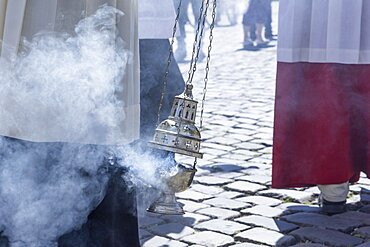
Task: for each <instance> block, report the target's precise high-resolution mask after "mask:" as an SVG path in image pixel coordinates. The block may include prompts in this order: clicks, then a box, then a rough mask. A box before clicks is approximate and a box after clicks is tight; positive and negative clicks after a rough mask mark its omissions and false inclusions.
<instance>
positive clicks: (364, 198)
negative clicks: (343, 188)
mask: <svg viewBox="0 0 370 247" xmlns="http://www.w3.org/2000/svg"><path fill="white" fill-rule="evenodd" d="M359 197H360V198H359V200H358V201H361V202H363V203H369V202H370V194H367V193H366V194H365V193H361V195H359Z"/></svg>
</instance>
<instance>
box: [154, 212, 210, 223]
mask: <svg viewBox="0 0 370 247" xmlns="http://www.w3.org/2000/svg"><path fill="white" fill-rule="evenodd" d="M161 217H162V219H164V220H166V221H167V222H177V223H180V224H182V225H185V226H194V225H196V224H198V223H200V222H203V221H206V220H209V219H210V217H208V216H205V215H201V214H196V213H189V212H185V214H183V215H163V216H161Z"/></svg>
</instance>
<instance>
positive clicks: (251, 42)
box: [242, 0, 272, 49]
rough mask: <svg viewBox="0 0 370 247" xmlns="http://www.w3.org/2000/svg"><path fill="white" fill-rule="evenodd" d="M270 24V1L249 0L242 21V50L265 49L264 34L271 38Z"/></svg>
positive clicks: (266, 41)
mask: <svg viewBox="0 0 370 247" xmlns="http://www.w3.org/2000/svg"><path fill="white" fill-rule="evenodd" d="M271 22H272V17H271V0H250V1H249V5H248V8H247V10H246V12H245V13H244V15H243V21H242V24H243V33H244V39H243V47H244V49H255V48H257V49H258V48H264V47H267V45H268V40H266V38H268V37H266V36H265V34H267V35H268V36H269V37H272V28H271ZM264 30H265V32H264Z"/></svg>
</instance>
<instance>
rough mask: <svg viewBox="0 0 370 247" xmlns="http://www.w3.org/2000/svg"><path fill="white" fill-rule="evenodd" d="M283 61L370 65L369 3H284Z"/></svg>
mask: <svg viewBox="0 0 370 247" xmlns="http://www.w3.org/2000/svg"><path fill="white" fill-rule="evenodd" d="M279 8H280V9H279V39H278V55H277V58H278V61H279V62H318V63H344V64H369V63H370V1H369V0H280V1H279Z"/></svg>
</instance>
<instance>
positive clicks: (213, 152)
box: [201, 147, 230, 156]
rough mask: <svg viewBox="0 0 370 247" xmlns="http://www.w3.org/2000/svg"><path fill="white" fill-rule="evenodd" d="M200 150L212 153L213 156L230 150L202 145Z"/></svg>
mask: <svg viewBox="0 0 370 247" xmlns="http://www.w3.org/2000/svg"><path fill="white" fill-rule="evenodd" d="M201 152H202V153H205V154H212V155H213V156H221V155H224V154H227V153H229V152H230V151H226V150H220V149H214V148H207V147H202V148H201Z"/></svg>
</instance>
